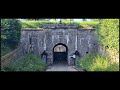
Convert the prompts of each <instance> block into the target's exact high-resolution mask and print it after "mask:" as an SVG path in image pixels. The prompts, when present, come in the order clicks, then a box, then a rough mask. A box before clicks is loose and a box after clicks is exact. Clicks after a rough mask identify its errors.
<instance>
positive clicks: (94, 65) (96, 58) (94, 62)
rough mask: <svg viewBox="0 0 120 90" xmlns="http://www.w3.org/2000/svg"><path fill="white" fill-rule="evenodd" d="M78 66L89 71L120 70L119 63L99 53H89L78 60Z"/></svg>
mask: <svg viewBox="0 0 120 90" xmlns="http://www.w3.org/2000/svg"><path fill="white" fill-rule="evenodd" d="M77 66H78V67H80V68H82V69H86V70H87V71H119V64H118V63H115V62H114V63H111V61H110V60H109V59H108V58H107V57H105V56H102V55H100V54H98V53H91V54H87V55H86V56H85V57H83V58H82V59H80V60H77Z"/></svg>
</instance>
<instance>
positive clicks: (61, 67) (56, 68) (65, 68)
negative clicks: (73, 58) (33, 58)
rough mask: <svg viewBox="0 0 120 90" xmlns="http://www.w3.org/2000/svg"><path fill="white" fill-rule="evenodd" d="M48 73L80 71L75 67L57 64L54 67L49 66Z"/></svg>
mask: <svg viewBox="0 0 120 90" xmlns="http://www.w3.org/2000/svg"><path fill="white" fill-rule="evenodd" d="M46 71H78V70H77V69H75V66H69V65H67V64H66V63H60V62H59V63H56V64H54V65H53V66H49V67H48V69H47V70H46Z"/></svg>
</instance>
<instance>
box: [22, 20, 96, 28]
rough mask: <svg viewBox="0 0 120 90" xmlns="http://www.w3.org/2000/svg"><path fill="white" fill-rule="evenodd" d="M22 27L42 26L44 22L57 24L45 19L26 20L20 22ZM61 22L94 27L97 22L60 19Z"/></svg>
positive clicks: (81, 26) (82, 26)
mask: <svg viewBox="0 0 120 90" xmlns="http://www.w3.org/2000/svg"><path fill="white" fill-rule="evenodd" d="M21 24H22V28H42V27H43V26H44V25H45V24H59V22H58V21H55V20H52V21H45V20H28V21H25V22H21ZM62 24H65V25H70V24H75V25H78V26H79V27H80V28H95V27H96V25H97V24H98V22H73V21H68V20H62Z"/></svg>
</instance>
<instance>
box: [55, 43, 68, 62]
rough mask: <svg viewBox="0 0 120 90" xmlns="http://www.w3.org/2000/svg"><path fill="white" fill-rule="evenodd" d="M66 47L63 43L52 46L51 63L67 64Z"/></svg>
mask: <svg viewBox="0 0 120 90" xmlns="http://www.w3.org/2000/svg"><path fill="white" fill-rule="evenodd" d="M67 58H68V48H67V46H66V45H65V44H62V43H59V44H56V45H55V46H54V47H53V64H58V63H59V64H67Z"/></svg>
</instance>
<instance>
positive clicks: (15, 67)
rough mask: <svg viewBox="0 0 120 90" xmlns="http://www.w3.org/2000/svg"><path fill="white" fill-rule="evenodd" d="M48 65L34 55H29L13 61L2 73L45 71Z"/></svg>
mask: <svg viewBox="0 0 120 90" xmlns="http://www.w3.org/2000/svg"><path fill="white" fill-rule="evenodd" d="M46 68H47V65H46V64H45V63H44V62H43V61H42V60H41V59H40V58H39V57H37V56H35V55H34V54H27V55H26V56H25V57H23V58H21V59H17V60H12V61H11V62H10V63H9V64H8V65H7V66H5V67H3V68H2V71H45V70H46Z"/></svg>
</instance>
